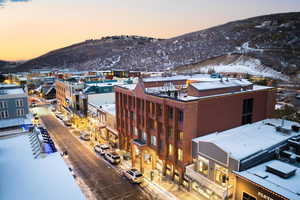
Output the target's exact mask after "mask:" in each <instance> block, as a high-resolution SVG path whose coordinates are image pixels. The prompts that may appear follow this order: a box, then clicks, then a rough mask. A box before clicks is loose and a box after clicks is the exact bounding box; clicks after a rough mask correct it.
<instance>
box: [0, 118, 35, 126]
mask: <svg viewBox="0 0 300 200" xmlns="http://www.w3.org/2000/svg"><path fill="white" fill-rule="evenodd" d="M24 124H31V119H30V118H29V117H27V118H13V119H1V120H0V128H8V127H14V126H21V125H24Z"/></svg>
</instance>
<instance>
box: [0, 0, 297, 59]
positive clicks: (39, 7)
mask: <svg viewBox="0 0 300 200" xmlns="http://www.w3.org/2000/svg"><path fill="white" fill-rule="evenodd" d="M297 11H300V0H251V1H246V0H151V1H150V0H0V19H1V20H0V60H26V59H31V58H34V57H37V56H40V55H42V54H44V53H47V52H49V51H51V50H54V49H57V48H61V47H65V46H68V45H71V44H74V43H78V42H82V41H84V40H87V39H99V38H101V37H103V36H110V35H141V36H150V37H156V38H171V37H174V36H178V35H181V34H184V33H189V32H193V31H198V30H202V29H205V28H209V27H212V26H216V25H219V24H223V23H226V22H229V21H234V20H239V19H245V18H248V17H254V16H258V15H264V14H271V13H278V12H297Z"/></svg>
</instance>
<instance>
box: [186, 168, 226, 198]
mask: <svg viewBox="0 0 300 200" xmlns="http://www.w3.org/2000/svg"><path fill="white" fill-rule="evenodd" d="M185 175H186V176H188V177H189V178H190V179H192V180H194V181H197V182H198V183H199V184H200V185H202V186H204V187H206V188H209V189H210V190H212V191H214V192H215V193H216V194H217V195H218V196H220V197H223V198H225V197H226V196H227V194H229V195H230V193H229V192H230V191H231V192H232V190H228V189H227V188H224V187H222V186H220V185H218V184H216V183H215V182H213V181H211V180H209V179H208V178H207V177H205V176H204V175H202V174H200V173H198V172H196V171H195V170H194V164H191V165H189V166H187V167H186V171H185ZM229 195H228V196H229Z"/></svg>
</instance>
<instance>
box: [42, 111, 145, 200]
mask: <svg viewBox="0 0 300 200" xmlns="http://www.w3.org/2000/svg"><path fill="white" fill-rule="evenodd" d="M38 114H39V116H40V118H41V120H42V121H43V123H44V125H45V126H46V128H47V130H48V131H49V133H50V135H51V137H52V138H53V140H54V142H55V144H56V145H57V146H58V147H59V148H60V149H61V150H62V151H65V150H67V151H68V159H69V160H70V162H71V163H72V165H73V167H74V171H76V175H77V176H79V177H80V178H82V179H83V181H84V182H85V184H86V185H87V186H88V187H89V188H90V189H91V190H92V192H93V194H94V196H96V198H97V199H99V200H102V199H105V200H106V199H111V200H113V199H124V200H125V199H126V200H127V199H128V200H129V199H130V200H131V199H132V200H133V199H150V197H149V196H148V195H147V194H146V193H145V192H144V191H143V190H142V188H141V187H140V186H138V185H133V184H130V183H129V182H128V181H127V180H126V179H124V178H123V177H122V176H121V175H120V174H118V173H117V172H116V171H115V170H114V169H113V168H111V167H110V166H109V165H108V164H107V163H105V162H104V161H103V160H102V159H100V158H98V157H97V156H96V155H95V154H94V153H92V152H91V151H89V150H88V149H87V148H86V147H84V146H83V144H82V143H80V142H79V141H78V139H76V138H75V137H74V136H73V135H72V133H71V132H70V131H69V129H68V128H67V127H65V126H63V125H62V124H61V123H60V122H59V121H58V120H57V119H56V118H55V117H54V116H53V115H51V114H50V113H49V111H48V109H47V108H45V107H42V108H41V107H40V108H39V112H38Z"/></svg>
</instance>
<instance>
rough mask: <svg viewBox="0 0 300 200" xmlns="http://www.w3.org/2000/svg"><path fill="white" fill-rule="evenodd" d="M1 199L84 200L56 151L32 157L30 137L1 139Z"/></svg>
mask: <svg viewBox="0 0 300 200" xmlns="http://www.w3.org/2000/svg"><path fill="white" fill-rule="evenodd" d="M0 154H1V156H0V177H1V178H0V199H30V200H41V199H43V200H53V199H66V200H67V199H72V200H83V199H85V198H84V196H83V194H82V193H81V191H80V189H79V187H78V185H77V184H76V182H75V181H74V178H73V177H72V175H71V173H70V171H69V170H68V168H67V166H66V165H65V163H64V161H63V160H62V158H61V157H60V155H59V153H53V154H49V155H47V156H46V157H44V158H38V159H34V157H33V154H32V150H31V146H30V143H29V137H28V136H27V135H21V136H17V137H13V138H9V139H1V140H0Z"/></svg>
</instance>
